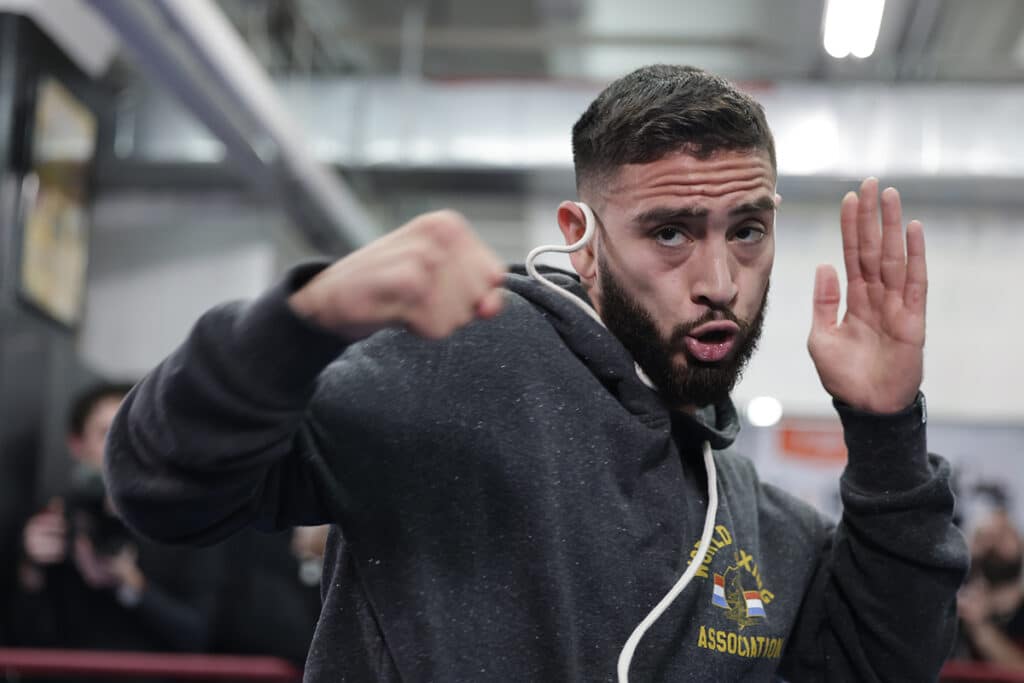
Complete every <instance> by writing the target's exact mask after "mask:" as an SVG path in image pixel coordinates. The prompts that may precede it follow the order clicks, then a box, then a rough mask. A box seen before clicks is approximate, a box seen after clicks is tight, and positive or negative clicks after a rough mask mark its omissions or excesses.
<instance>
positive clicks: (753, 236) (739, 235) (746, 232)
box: [733, 225, 766, 244]
mask: <svg viewBox="0 0 1024 683" xmlns="http://www.w3.org/2000/svg"><path fill="white" fill-rule="evenodd" d="M765 234H766V233H765V231H764V228H762V227H760V226H758V225H745V226H743V227H742V228H740V229H739V230H737V231H736V232H734V233H733V238H735V239H737V240H739V241H740V242H747V243H749V244H756V243H757V242H760V241H761V240H763V239H764V238H765Z"/></svg>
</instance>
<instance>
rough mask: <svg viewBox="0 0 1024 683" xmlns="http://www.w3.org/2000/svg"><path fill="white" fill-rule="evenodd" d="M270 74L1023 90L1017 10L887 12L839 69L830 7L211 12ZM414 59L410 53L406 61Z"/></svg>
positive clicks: (1016, 4) (964, 7) (813, 0)
mask: <svg viewBox="0 0 1024 683" xmlns="http://www.w3.org/2000/svg"><path fill="white" fill-rule="evenodd" d="M218 3H219V5H220V6H221V8H222V9H223V10H224V11H225V13H226V14H227V15H228V17H229V19H230V20H231V21H232V23H233V24H234V25H235V27H236V28H237V29H238V30H239V32H240V33H241V34H242V36H243V38H244V39H245V40H246V42H247V43H248V44H249V45H250V47H251V48H252V50H253V52H254V53H255V54H256V55H257V57H258V59H259V60H260V61H261V63H262V64H263V65H264V66H265V67H266V68H267V69H268V71H270V72H271V74H274V75H293V74H298V75H331V76H340V75H354V74H359V75H374V76H382V75H383V76H387V75H395V74H398V73H402V72H403V71H406V72H407V71H408V70H409V67H410V65H412V66H415V67H418V70H419V75H421V76H423V77H426V78H434V79H468V78H472V79H478V78H483V79H488V78H509V77H513V78H529V79H551V78H555V79H568V80H587V81H595V80H596V81H607V80H609V79H611V78H614V77H615V76H617V75H621V74H622V73H623V72H624V71H627V70H628V69H629V68H630V67H632V66H635V65H640V64H645V63H651V62H655V61H663V62H677V63H680V62H682V63H694V64H699V65H702V66H705V67H707V68H709V69H711V70H714V71H717V72H719V73H722V74H723V75H726V76H728V77H730V78H733V79H736V80H742V81H760V80H770V81H778V80H839V81H843V80H878V81H887V82H892V81H906V80H910V81H985V82H1003V81H1022V80H1024V2H1022V1H1021V0H970V2H966V1H965V0H888V2H887V3H886V7H885V13H884V16H883V20H882V30H881V34H880V36H879V39H878V46H877V50H876V52H875V54H874V55H873V56H871V57H870V58H867V59H863V60H859V59H846V60H835V59H832V58H830V57H828V56H827V55H826V54H825V52H824V50H823V49H822V44H821V27H822V17H823V13H824V10H825V5H826V2H825V0H771V2H765V1H764V0H632V1H631V2H621V1H620V0H529V1H525V2H496V1H494V0H489V1H481V0H420V1H419V2H415V1H411V2H400V1H397V0H218ZM410 53H413V54H410Z"/></svg>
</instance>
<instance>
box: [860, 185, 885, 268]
mask: <svg viewBox="0 0 1024 683" xmlns="http://www.w3.org/2000/svg"><path fill="white" fill-rule="evenodd" d="M857 247H858V251H859V256H860V273H861V276H862V277H863V278H864V281H865V282H867V283H868V284H874V283H876V282H878V281H879V279H880V273H879V270H880V269H879V261H880V260H881V259H880V256H881V251H882V236H881V235H880V234H879V232H878V179H877V178H867V179H865V180H864V182H863V183H861V186H860V197H859V199H858V202H857Z"/></svg>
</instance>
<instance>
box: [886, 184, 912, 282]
mask: <svg viewBox="0 0 1024 683" xmlns="http://www.w3.org/2000/svg"><path fill="white" fill-rule="evenodd" d="M881 273H882V283H883V284H884V285H885V289H886V292H890V293H895V294H896V296H899V297H901V298H902V296H903V284H904V281H905V280H906V276H907V258H906V255H905V254H904V252H903V209H902V207H901V205H900V194H899V192H897V191H896V190H895V189H894V188H891V187H887V188H886V189H885V191H884V192H882V263H881Z"/></svg>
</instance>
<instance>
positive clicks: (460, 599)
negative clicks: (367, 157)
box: [108, 66, 966, 681]
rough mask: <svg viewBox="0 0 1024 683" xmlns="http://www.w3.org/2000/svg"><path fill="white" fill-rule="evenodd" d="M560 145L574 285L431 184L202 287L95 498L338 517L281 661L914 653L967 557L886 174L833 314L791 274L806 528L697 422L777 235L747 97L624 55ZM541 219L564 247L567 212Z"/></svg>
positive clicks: (346, 670) (761, 673)
mask: <svg viewBox="0 0 1024 683" xmlns="http://www.w3.org/2000/svg"><path fill="white" fill-rule="evenodd" d="M573 147H574V155H575V164H576V177H577V184H578V190H579V195H580V198H581V199H582V200H583V201H584V202H586V203H587V204H589V206H590V207H591V208H592V209H593V211H594V213H595V214H596V217H597V224H598V225H597V230H596V234H595V236H594V238H593V240H592V241H591V242H590V243H589V244H587V246H585V247H583V248H581V249H579V250H577V251H575V252H574V254H573V256H572V260H573V265H574V267H575V269H576V271H577V273H578V274H579V275H578V278H576V277H572V276H570V275H569V274H563V275H551V276H549V277H550V278H551V279H552V280H554V281H556V282H557V283H559V284H560V286H561V287H563V288H564V289H565V290H566V291H568V292H570V293H572V294H573V295H574V296H575V297H576V299H573V300H567V299H566V297H564V296H563V295H562V293H561V292H553V291H551V290H550V289H549V288H548V287H547V286H543V285H542V284H541V283H539V282H537V281H535V280H533V279H531V278H527V277H524V276H522V275H520V274H516V273H513V274H509V275H507V276H506V277H505V279H504V289H503V288H502V287H501V285H502V272H501V270H502V269H501V268H500V267H499V264H498V262H497V260H496V259H495V257H494V256H493V255H492V254H491V253H490V252H489V251H488V250H487V249H486V248H485V247H484V246H483V245H482V244H481V243H480V242H479V240H477V238H476V237H475V236H474V235H473V233H472V232H471V231H470V230H469V228H468V227H467V225H466V223H465V222H464V221H463V220H462V219H461V218H460V217H459V216H457V215H455V214H453V213H450V212H441V213H435V214H428V215H425V216H420V217H418V218H416V219H414V220H413V221H411V222H410V223H409V224H408V225H406V226H404V227H403V228H401V229H399V230H396V231H395V232H393V233H391V234H389V235H387V236H385V237H383V238H381V239H380V240H378V241H376V242H374V243H373V244H371V245H369V246H367V247H366V248H364V249H361V250H359V251H357V252H355V253H353V254H351V255H349V256H347V257H346V258H343V259H341V260H339V261H337V262H336V263H334V264H332V265H330V266H327V267H304V268H298V269H296V270H295V271H293V272H292V273H291V274H290V275H289V276H288V278H286V280H285V281H284V282H283V283H282V284H281V285H280V286H278V287H277V288H275V289H273V290H271V291H270V292H268V293H267V294H265V295H264V296H263V297H261V298H260V299H258V300H257V301H255V302H254V303H252V304H249V305H229V306H224V307H220V308H217V309H214V310H213V311H211V312H209V313H208V314H206V315H205V316H204V317H203V318H202V319H201V320H200V321H199V323H198V324H197V326H196V328H195V329H194V331H193V332H192V334H191V336H190V337H189V339H188V341H187V342H186V343H185V344H184V345H183V346H182V347H181V348H180V349H178V350H177V351H176V352H175V353H174V354H173V355H172V356H170V357H169V358H168V359H167V360H166V361H164V362H163V364H162V365H161V366H160V367H158V368H157V369H156V370H154V371H153V373H152V374H151V375H150V376H149V377H147V378H146V379H145V380H144V381H143V382H142V383H141V384H140V385H139V386H138V387H137V388H136V389H135V390H134V391H133V393H132V394H131V395H130V396H129V397H128V399H127V402H126V404H125V406H124V408H122V410H121V412H120V413H119V416H118V418H117V420H116V422H115V426H114V431H113V432H112V438H111V443H110V447H109V451H108V458H109V460H108V467H109V471H110V473H111V475H112V477H113V480H114V489H115V491H116V498H117V504H118V507H119V509H120V510H121V511H122V512H123V513H124V515H125V516H126V517H127V519H129V520H130V521H131V523H132V524H134V525H135V526H137V527H138V528H139V529H141V530H143V531H144V532H146V533H149V534H153V535H154V536H157V537H159V538H163V539H167V540H172V541H184V542H206V541H209V540H210V539H214V538H219V537H221V536H223V535H225V534H230V533H232V532H233V531H235V530H236V529H238V528H240V527H242V526H244V525H246V524H254V525H258V526H268V527H278V526H282V525H288V524H309V523H316V522H331V523H333V524H334V525H335V527H334V531H333V533H332V534H331V537H330V539H329V543H328V548H327V557H328V560H327V564H328V566H327V567H326V569H325V573H324V580H323V597H324V607H323V611H322V614H321V619H320V623H319V625H318V627H317V633H316V636H315V638H314V641H313V645H312V646H311V649H310V653H309V657H308V659H307V667H306V680H307V681H338V680H352V681H369V680H376V681H398V680H403V681H490V680H494V681H604V680H612V679H613V678H614V677H615V676H616V670H617V667H618V666H620V665H622V664H623V663H624V664H625V667H624V668H625V670H626V671H624V672H621V673H620V678H625V676H626V675H629V676H631V677H632V679H633V680H637V681H651V680H659V681H660V680H666V681H678V680H693V681H726V680H769V679H772V678H773V677H774V676H776V675H777V674H778V675H782V676H784V677H786V678H788V679H790V680H794V681H797V680H830V681H833V680H857V681H871V680H883V679H884V680H899V681H918V680H928V679H934V678H935V677H936V675H937V671H938V669H939V667H940V664H941V662H942V660H943V659H944V657H945V655H946V652H947V651H948V649H949V647H950V644H951V641H952V637H953V630H954V621H955V609H954V604H955V593H956V589H957V587H958V585H959V584H960V581H961V579H962V577H963V574H964V572H965V566H966V554H965V548H964V543H963V540H962V538H961V536H960V535H959V533H958V532H957V531H956V530H955V529H954V528H953V527H952V525H951V523H950V517H951V513H952V503H953V501H952V496H951V494H950V491H949V486H948V473H949V470H948V467H947V465H946V464H945V463H944V462H943V461H942V460H940V459H938V458H933V457H930V456H929V455H928V454H927V452H926V448H925V435H924V432H925V427H924V406H923V401H922V399H921V397H920V395H919V392H918V388H919V385H920V382H921V367H922V346H923V342H924V308H925V285H926V276H925V260H924V242H923V235H922V229H921V226H920V224H918V223H911V224H910V225H909V226H908V229H907V237H906V251H905V250H904V239H903V237H902V229H901V224H900V222H901V220H902V219H901V215H900V204H899V198H898V195H897V194H896V192H895V191H894V190H886V191H885V192H884V193H883V194H882V197H881V212H882V223H883V226H884V229H883V230H882V231H881V233H880V232H879V228H878V216H877V203H878V194H877V183H876V181H874V180H868V181H866V182H865V183H864V185H863V186H862V188H861V192H860V195H859V196H857V195H855V194H853V193H851V194H850V195H848V196H847V197H846V198H844V200H843V204H842V212H841V224H842V231H843V239H844V246H845V249H844V253H845V256H846V268H847V274H848V280H849V284H848V295H847V297H848V298H847V313H846V316H845V317H844V319H843V321H842V323H841V324H838V323H837V309H838V305H839V298H840V297H839V283H838V279H837V276H836V274H835V271H834V270H833V269H831V268H822V269H820V270H819V271H818V274H817V278H816V283H815V296H814V301H815V304H814V321H813V328H812V332H811V337H810V343H809V346H810V350H811V354H812V357H813V359H814V361H815V364H816V366H817V368H818V371H819V374H820V375H821V379H822V382H823V383H824V385H825V388H826V389H827V390H828V391H829V392H830V393H831V394H832V395H833V396H834V397H835V399H836V405H837V408H838V410H839V414H840V416H841V418H842V420H843V423H844V427H845V430H846V438H847V443H848V445H849V451H850V458H849V463H850V464H849V467H848V468H847V471H846V473H845V475H844V478H843V484H842V485H843V494H844V500H845V504H846V516H845V519H844V521H843V522H842V523H840V524H839V525H838V526H837V527H832V526H830V525H829V524H828V523H827V522H826V521H825V520H823V519H822V518H821V517H820V516H819V515H818V514H816V513H815V512H814V511H813V510H811V509H810V508H808V507H807V506H805V505H803V504H801V503H799V502H797V501H796V500H795V499H793V498H792V497H790V496H789V495H787V494H786V493H784V492H783V491H780V490H779V489H777V488H775V487H772V486H768V485H763V484H761V483H759V481H758V480H757V475H756V473H755V472H754V469H753V467H752V466H751V464H750V463H749V461H747V460H745V459H742V458H740V457H738V456H736V455H733V454H727V453H723V452H722V450H723V449H725V448H727V447H728V446H729V444H730V443H731V442H732V440H733V437H734V436H735V434H736V432H737V429H738V421H737V418H736V412H735V410H734V408H733V406H732V404H731V402H730V401H729V392H730V390H731V388H732V386H733V384H734V383H735V381H736V379H737V377H738V376H739V372H740V370H741V368H742V366H743V364H744V362H745V361H746V359H747V358H748V357H749V356H750V354H751V353H752V352H753V349H754V346H755V344H756V341H757V336H758V334H759V332H760V327H761V321H762V318H763V314H764V306H765V302H766V297H767V291H768V280H769V275H770V272H771V267H772V260H773V252H774V244H775V237H774V233H775V209H776V206H777V203H778V199H777V197H776V195H775V181H776V170H775V153H774V143H773V142H772V137H771V133H770V132H769V130H768V127H767V124H766V123H765V119H764V114H763V111H762V110H761V107H760V106H759V105H758V104H757V103H755V102H754V101H753V100H752V99H750V98H749V97H747V96H746V95H744V94H742V93H740V92H739V91H737V90H736V89H735V88H734V87H733V86H732V85H730V84H729V83H727V82H726V81H724V80H722V79H720V78H717V77H715V76H712V75H710V74H707V73H705V72H703V71H700V70H697V69H692V68H686V67H668V66H654V67H649V68H645V69H640V70H638V71H636V72H634V73H632V74H629V75H628V76H625V77H624V78H622V79H620V80H618V81H616V82H614V83H613V84H611V85H610V86H609V87H608V88H607V89H606V90H605V91H604V92H603V93H602V94H601V95H600V96H599V97H598V98H597V99H596V100H595V101H594V102H593V104H592V105H591V106H590V108H589V109H588V110H587V111H586V112H585V113H584V114H583V116H582V117H581V118H580V120H579V121H578V122H577V124H576V126H575V127H574V130H573ZM558 222H559V225H560V226H561V228H562V231H563V233H564V234H565V238H566V242H570V243H575V242H577V241H578V240H579V239H580V237H581V235H583V234H584V231H585V212H584V209H583V208H582V207H580V206H579V205H577V204H574V203H571V202H566V203H564V204H562V205H561V206H560V207H559V209H558ZM577 299H578V300H579V302H587V303H589V304H592V305H593V308H594V309H596V313H597V314H599V316H600V319H601V321H602V323H603V325H606V326H607V329H606V328H605V327H604V326H603V325H602V324H599V323H598V322H597V321H595V320H594V319H592V318H591V316H589V315H588V314H587V312H586V311H584V310H581V306H582V303H581V304H580V305H577V304H576V300H577ZM424 338H426V339H424ZM636 364H638V365H639V369H640V372H637V370H636ZM648 385H651V386H653V387H655V390H652V389H651V388H649V386H648ZM711 449H714V451H716V452H715V453H714V458H713V463H714V467H715V469H714V470H711V469H705V467H704V465H703V464H702V461H701V453H702V451H704V450H707V451H708V453H709V454H710V451H711ZM713 471H714V472H716V477H714V478H715V479H717V485H716V487H714V491H713V492H714V493H716V494H717V497H718V500H719V503H718V505H717V506H711V508H712V509H711V513H712V514H713V515H714V516H715V521H714V525H713V527H709V530H710V532H711V537H710V538H709V539H708V543H704V544H701V545H702V548H701V549H700V550H701V552H698V548H697V545H698V539H701V538H702V531H701V525H702V523H703V522H704V520H705V514H706V513H707V512H708V507H709V505H708V503H709V496H708V495H707V493H708V480H709V479H712V477H711V476H710V475H711V474H712V472H713ZM703 546H706V548H705V547H703ZM691 558H694V564H695V569H696V574H695V575H694V576H693V578H692V582H691V583H690V585H689V586H688V587H687V588H686V590H684V591H683V592H682V593H681V594H680V595H679V596H678V598H677V599H676V600H675V601H674V602H672V603H671V604H670V605H669V606H668V609H667V610H665V611H664V613H663V614H662V615H661V616H660V618H658V619H656V620H655V621H654V622H653V625H651V626H650V628H649V629H648V630H647V631H646V634H645V635H644V637H643V638H642V640H640V642H639V645H638V647H637V648H636V650H635V653H634V654H633V655H632V657H630V656H629V654H628V652H625V653H624V654H623V656H622V658H621V659H622V661H620V652H623V646H624V643H626V641H627V639H629V637H630V635H631V633H632V632H633V631H634V629H635V628H636V627H637V625H638V624H639V623H640V622H641V620H643V619H645V616H646V615H648V614H649V613H650V612H651V609H652V607H654V605H655V604H656V603H658V602H659V600H661V599H662V597H663V596H664V595H665V594H666V592H667V591H669V589H670V588H671V587H672V586H673V584H675V583H676V581H677V579H679V577H680V575H682V574H683V572H684V570H686V568H687V565H688V563H689V562H690V561H691Z"/></svg>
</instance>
